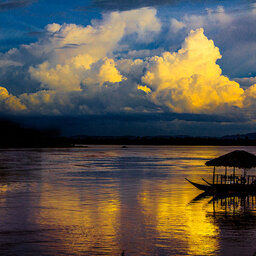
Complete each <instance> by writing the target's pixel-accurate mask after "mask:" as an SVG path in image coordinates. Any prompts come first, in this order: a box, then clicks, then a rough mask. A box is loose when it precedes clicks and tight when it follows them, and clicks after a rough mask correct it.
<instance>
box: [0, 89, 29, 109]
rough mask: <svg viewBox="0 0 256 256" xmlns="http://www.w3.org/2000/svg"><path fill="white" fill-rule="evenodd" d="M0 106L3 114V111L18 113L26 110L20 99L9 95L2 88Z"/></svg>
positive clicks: (0, 90)
mask: <svg viewBox="0 0 256 256" xmlns="http://www.w3.org/2000/svg"><path fill="white" fill-rule="evenodd" d="M0 106H1V111H2V112H3V113H4V112H5V111H11V112H12V113H19V112H22V111H24V110H26V106H25V105H24V104H23V103H21V101H20V99H18V98H17V97H15V96H13V95H11V94H9V92H8V91H7V90H6V89H5V88H4V87H0Z"/></svg>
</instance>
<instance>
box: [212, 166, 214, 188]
mask: <svg viewBox="0 0 256 256" xmlns="http://www.w3.org/2000/svg"><path fill="white" fill-rule="evenodd" d="M214 183H215V166H214V167H213V173H212V184H214Z"/></svg>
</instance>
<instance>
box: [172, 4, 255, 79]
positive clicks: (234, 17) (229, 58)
mask: <svg viewBox="0 0 256 256" xmlns="http://www.w3.org/2000/svg"><path fill="white" fill-rule="evenodd" d="M245 6H247V7H248V8H243V9H241V10H239V9H238V10H239V11H238V10H234V9H232V8H231V7H229V8H228V6H227V7H226V10H225V9H224V7H223V6H217V7H216V8H208V9H206V10H205V11H204V12H203V13H197V14H191V13H185V14H183V15H182V16H181V17H178V18H177V17H176V18H172V19H171V20H170V27H169V31H170V33H169V35H171V36H169V38H170V39H169V40H174V39H173V38H175V40H174V41H176V42H177V41H178V40H179V38H182V37H185V36H186V34H187V33H188V32H189V31H190V30H191V29H193V30H195V29H198V28H204V31H205V34H206V35H207V36H208V37H211V38H212V39H213V40H214V42H215V43H216V45H218V47H219V48H220V50H221V53H222V55H223V58H222V59H221V60H219V62H218V63H219V64H220V65H221V66H222V70H223V73H225V74H227V75H228V76H229V77H243V76H246V77H248V76H251V75H252V74H253V75H254V72H255V69H256V58H255V56H254V55H253V54H252V52H255V51H256V46H255V40H256V33H255V29H254V24H255V22H256V15H255V9H254V8H253V6H254V4H249V2H248V3H247V5H245Z"/></svg>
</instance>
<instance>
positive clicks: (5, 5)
mask: <svg viewBox="0 0 256 256" xmlns="http://www.w3.org/2000/svg"><path fill="white" fill-rule="evenodd" d="M33 2H35V0H16V1H0V11H8V10H12V9H16V8H22V7H25V6H27V5H29V4H31V3H33Z"/></svg>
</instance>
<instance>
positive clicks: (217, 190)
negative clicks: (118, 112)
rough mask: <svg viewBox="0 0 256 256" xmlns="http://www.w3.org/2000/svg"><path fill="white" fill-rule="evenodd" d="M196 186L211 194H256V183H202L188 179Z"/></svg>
mask: <svg viewBox="0 0 256 256" xmlns="http://www.w3.org/2000/svg"><path fill="white" fill-rule="evenodd" d="M186 180H187V181H188V182H189V183H190V184H192V185H193V186H195V187H196V188H198V189H200V190H202V191H204V192H207V193H210V194H223V193H225V194H256V185H254V184H212V185H202V184H199V183H195V182H192V181H190V180H188V179H186Z"/></svg>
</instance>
